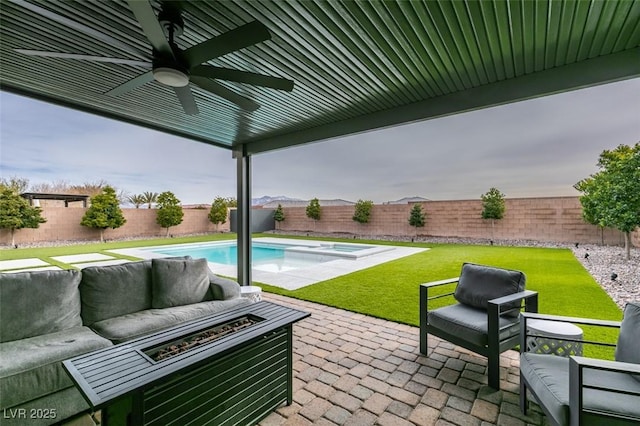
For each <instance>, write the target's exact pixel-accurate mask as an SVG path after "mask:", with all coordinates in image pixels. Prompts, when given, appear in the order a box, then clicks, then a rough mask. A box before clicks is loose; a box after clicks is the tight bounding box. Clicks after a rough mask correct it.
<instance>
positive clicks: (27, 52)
mask: <svg viewBox="0 0 640 426" xmlns="http://www.w3.org/2000/svg"><path fill="white" fill-rule="evenodd" d="M14 50H15V51H16V52H18V53H22V54H23V55H29V56H42V57H48V58H62V59H74V60H77V61H92V62H107V63H110V64H123V65H132V66H135V67H144V68H151V66H152V63H151V62H147V61H136V60H134V59H124V58H107V57H106V56H92V55H81V54H78V53H64V52H44V51H41V50H28V49H14Z"/></svg>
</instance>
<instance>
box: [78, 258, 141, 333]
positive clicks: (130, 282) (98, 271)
mask: <svg viewBox="0 0 640 426" xmlns="http://www.w3.org/2000/svg"><path fill="white" fill-rule="evenodd" d="M80 295H81V298H82V321H83V323H84V324H85V325H91V324H93V323H95V322H98V321H102V320H105V319H107V318H113V317H117V316H120V315H125V314H130V313H132V312H138V311H142V310H145V309H149V308H151V261H150V260H145V261H142V262H130V263H125V264H122V265H110V266H91V267H88V268H84V269H83V270H82V281H81V283H80Z"/></svg>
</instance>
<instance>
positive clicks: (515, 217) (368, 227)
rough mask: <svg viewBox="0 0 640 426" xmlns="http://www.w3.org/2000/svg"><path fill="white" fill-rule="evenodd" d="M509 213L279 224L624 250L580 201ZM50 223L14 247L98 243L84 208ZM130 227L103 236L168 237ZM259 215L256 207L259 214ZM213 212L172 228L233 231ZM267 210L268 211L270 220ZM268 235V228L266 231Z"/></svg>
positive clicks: (468, 206) (295, 218)
mask: <svg viewBox="0 0 640 426" xmlns="http://www.w3.org/2000/svg"><path fill="white" fill-rule="evenodd" d="M505 203H506V211H505V216H504V218H503V219H501V220H496V221H495V226H494V229H493V231H492V227H491V221H489V220H483V219H481V212H482V201H481V200H457V201H427V202H423V203H420V204H421V205H422V207H423V211H424V212H425V213H426V214H427V218H426V223H425V226H424V227H422V228H414V227H412V226H410V225H409V214H410V211H411V208H412V207H413V204H378V205H374V206H373V210H372V213H371V220H370V222H369V223H366V224H360V223H357V222H355V221H353V219H352V217H353V213H354V207H353V206H324V207H322V208H321V218H320V220H318V221H314V220H312V219H309V218H308V217H307V216H306V213H305V211H306V207H285V208H284V209H283V210H284V214H285V220H284V221H282V222H280V223H278V227H277V228H278V229H279V230H282V231H297V232H320V233H327V234H331V233H343V234H344V233H346V234H352V235H354V236H357V237H370V236H371V237H373V236H392V237H393V236H396V237H412V236H433V237H460V238H477V239H486V240H491V239H493V240H532V241H545V242H562V243H565V242H566V243H576V242H577V243H593V244H606V245H621V244H623V243H624V236H623V234H622V233H621V232H619V231H616V230H614V229H609V228H607V229H601V228H599V227H597V226H594V225H590V224H588V223H586V222H584V220H583V219H582V207H581V205H580V201H579V199H578V197H546V198H511V199H506V200H505ZM42 211H43V216H44V217H45V218H46V219H47V222H46V223H43V224H41V225H40V228H38V229H21V230H19V231H16V235H15V238H16V243H17V244H18V245H20V244H25V243H38V242H55V241H91V240H98V239H99V232H98V231H97V230H94V229H91V228H86V227H84V226H81V225H80V221H81V220H82V216H83V215H84V212H85V211H86V209H84V208H65V207H52V206H44V207H43V209H42ZM122 211H123V213H124V216H125V218H126V219H127V223H126V224H125V225H124V226H122V227H120V228H117V229H107V230H106V231H105V238H106V239H108V240H110V239H125V238H140V237H142V238H145V237H149V238H155V237H164V235H165V232H166V231H165V229H164V228H161V227H160V226H159V225H158V224H157V223H156V214H157V210H155V209H145V208H141V209H123V210H122ZM258 211H259V210H255V212H256V213H257V212H258ZM208 214H209V210H208V209H189V208H185V209H184V220H183V222H182V223H181V224H180V225H178V226H174V227H172V228H170V230H169V233H170V234H171V235H174V236H179V235H191V234H206V233H214V232H216V231H219V232H229V230H230V220H227V222H226V223H225V224H221V225H220V226H219V227H218V229H217V228H216V225H214V224H213V223H211V222H210V221H209V218H208ZM264 215H265V213H263V214H262V216H264ZM261 230H263V229H261ZM10 241H11V238H10V233H9V231H8V230H6V229H2V230H0V244H5V245H8V244H9V242H10ZM632 244H633V245H635V246H636V247H640V230H636V231H635V232H634V233H633V234H632Z"/></svg>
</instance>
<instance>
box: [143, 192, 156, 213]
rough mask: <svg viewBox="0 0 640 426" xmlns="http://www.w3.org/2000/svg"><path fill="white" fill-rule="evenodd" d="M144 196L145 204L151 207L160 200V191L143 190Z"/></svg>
mask: <svg viewBox="0 0 640 426" xmlns="http://www.w3.org/2000/svg"><path fill="white" fill-rule="evenodd" d="M142 198H143V201H142V203H143V204H146V205H147V208H148V209H150V208H151V204H153V203H155V202H156V201H158V193H157V192H143V193H142Z"/></svg>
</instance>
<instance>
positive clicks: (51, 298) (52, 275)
mask: <svg viewBox="0 0 640 426" xmlns="http://www.w3.org/2000/svg"><path fill="white" fill-rule="evenodd" d="M79 284H80V271H77V270H68V271H31V272H17V273H13V274H0V342H11V341H14V340H20V339H26V338H28V337H34V336H39V335H41V334H49V333H56V332H59V331H64V330H67V329H70V328H73V327H78V326H81V325H82V319H81V318H80V292H79V291H78V285H79ZM0 358H3V357H1V356H0ZM7 361H8V360H7ZM2 363H4V359H3V360H2ZM0 376H1V374H0Z"/></svg>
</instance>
